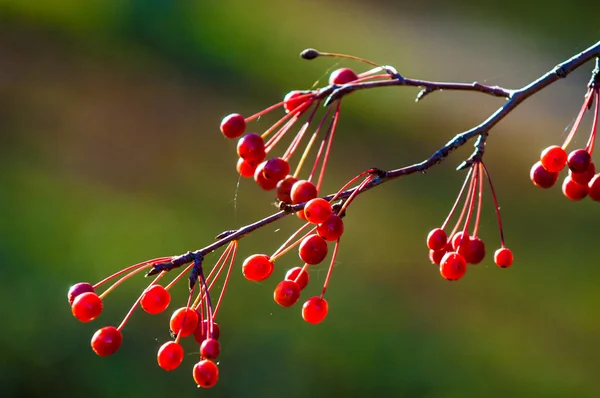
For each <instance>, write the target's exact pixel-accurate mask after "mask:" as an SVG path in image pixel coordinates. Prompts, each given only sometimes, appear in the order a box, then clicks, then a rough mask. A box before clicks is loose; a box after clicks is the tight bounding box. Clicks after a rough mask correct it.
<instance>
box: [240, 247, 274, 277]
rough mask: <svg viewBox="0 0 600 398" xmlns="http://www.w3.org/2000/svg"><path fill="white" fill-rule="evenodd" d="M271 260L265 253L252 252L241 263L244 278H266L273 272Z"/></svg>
mask: <svg viewBox="0 0 600 398" xmlns="http://www.w3.org/2000/svg"><path fill="white" fill-rule="evenodd" d="M273 268H274V265H273V262H272V261H271V259H270V257H269V256H267V255H266V254H253V255H252V256H250V257H248V258H247V259H246V260H245V261H244V263H243V264H242V273H243V274H244V276H245V277H246V279H248V280H250V281H254V282H259V281H262V280H265V279H267V278H268V277H269V276H270V275H271V273H272V272H273Z"/></svg>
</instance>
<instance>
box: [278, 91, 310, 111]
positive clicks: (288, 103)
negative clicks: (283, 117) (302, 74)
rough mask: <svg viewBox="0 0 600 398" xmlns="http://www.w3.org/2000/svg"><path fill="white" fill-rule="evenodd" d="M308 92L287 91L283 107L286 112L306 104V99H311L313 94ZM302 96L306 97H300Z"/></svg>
mask: <svg viewBox="0 0 600 398" xmlns="http://www.w3.org/2000/svg"><path fill="white" fill-rule="evenodd" d="M306 94H308V93H306V92H302V91H295V90H294V91H290V92H289V93H287V94H286V96H285V97H284V98H283V101H284V104H283V107H284V109H285V113H290V112H292V111H293V110H294V109H298V107H299V106H300V105H302V104H304V103H305V102H306V101H310V100H311V96H310V95H306ZM302 96H304V98H298V97H302Z"/></svg>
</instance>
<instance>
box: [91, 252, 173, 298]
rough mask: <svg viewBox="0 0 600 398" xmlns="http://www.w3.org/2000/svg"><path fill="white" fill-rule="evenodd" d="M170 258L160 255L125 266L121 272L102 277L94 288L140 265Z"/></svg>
mask: <svg viewBox="0 0 600 398" xmlns="http://www.w3.org/2000/svg"><path fill="white" fill-rule="evenodd" d="M170 259H171V257H160V258H155V259H152V260H147V261H142V262H141V263H137V264H134V265H131V266H129V267H127V268H125V269H122V270H121V271H119V272H116V273H114V274H112V275H111V276H109V277H106V278H104V279H102V280H101V281H100V282H98V283H96V284H95V285H94V286H93V287H94V290H96V289H98V288H99V287H100V286H101V285H103V284H105V283H106V282H108V281H109V280H111V279H113V278H116V277H117V276H120V275H123V274H124V273H126V272H129V271H131V270H132V269H136V268H138V267H145V266H147V265H149V264H152V265H154V264H155V263H162V262H164V261H169V260H170Z"/></svg>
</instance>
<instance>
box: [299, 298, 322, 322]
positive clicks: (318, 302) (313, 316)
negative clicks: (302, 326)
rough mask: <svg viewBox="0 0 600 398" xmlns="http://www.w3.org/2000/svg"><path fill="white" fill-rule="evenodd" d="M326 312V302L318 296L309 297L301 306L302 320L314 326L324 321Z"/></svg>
mask: <svg viewBox="0 0 600 398" xmlns="http://www.w3.org/2000/svg"><path fill="white" fill-rule="evenodd" d="M327 311H328V305H327V300H325V299H323V298H321V297H319V296H315V297H311V298H309V299H308V300H306V302H305V303H304V305H303V306H302V318H304V320H305V321H306V322H308V323H312V324H313V325H316V324H317V323H320V322H322V321H323V319H325V317H326V316H327Z"/></svg>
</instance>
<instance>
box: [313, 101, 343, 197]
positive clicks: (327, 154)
mask: <svg viewBox="0 0 600 398" xmlns="http://www.w3.org/2000/svg"><path fill="white" fill-rule="evenodd" d="M341 106H342V101H341V100H340V101H338V103H337V108H336V110H335V114H334V115H333V123H332V125H331V129H330V130H329V131H328V132H327V135H328V136H329V141H328V142H327V149H326V150H325V157H324V158H323V165H322V166H321V173H320V174H319V181H318V182H317V192H319V191H320V190H321V184H322V183H323V177H324V176H325V168H326V167H327V162H328V161H329V153H330V152H331V144H332V143H333V136H334V135H335V131H336V128H337V124H338V119H339V117H340V108H341ZM330 132H331V133H330Z"/></svg>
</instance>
